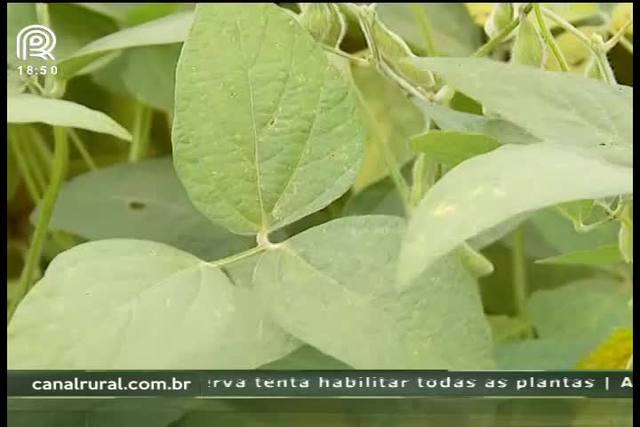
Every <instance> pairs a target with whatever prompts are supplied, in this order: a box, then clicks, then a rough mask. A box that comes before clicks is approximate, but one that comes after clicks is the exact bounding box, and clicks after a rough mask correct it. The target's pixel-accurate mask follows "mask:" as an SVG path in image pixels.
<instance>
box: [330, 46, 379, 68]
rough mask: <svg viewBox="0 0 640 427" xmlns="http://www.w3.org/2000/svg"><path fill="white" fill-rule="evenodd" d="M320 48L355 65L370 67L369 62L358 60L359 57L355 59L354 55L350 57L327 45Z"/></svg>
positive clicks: (362, 59)
mask: <svg viewBox="0 0 640 427" xmlns="http://www.w3.org/2000/svg"><path fill="white" fill-rule="evenodd" d="M322 47H323V49H324V50H326V51H327V52H330V53H332V54H334V55H337V56H340V57H342V58H346V59H348V60H349V61H351V62H354V63H356V64H358V65H360V66H363V67H368V66H369V65H370V64H369V61H367V60H366V59H364V58H359V57H357V56H355V55H351V54H350V53H347V52H344V51H342V50H340V49H336V48H335V47H332V46H328V45H322Z"/></svg>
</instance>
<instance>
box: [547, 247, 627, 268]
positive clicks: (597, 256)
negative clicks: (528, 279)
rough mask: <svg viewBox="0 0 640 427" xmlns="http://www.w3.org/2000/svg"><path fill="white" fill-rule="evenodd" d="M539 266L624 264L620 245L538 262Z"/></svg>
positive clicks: (567, 254) (558, 256)
mask: <svg viewBox="0 0 640 427" xmlns="http://www.w3.org/2000/svg"><path fill="white" fill-rule="evenodd" d="M536 262H537V263H538V264H560V265H588V266H594V267H606V266H609V265H615V264H620V263H622V262H624V259H623V257H622V254H621V253H620V250H619V249H618V245H606V246H600V247H597V248H594V249H587V250H582V251H576V252H569V253H566V254H562V255H557V256H554V257H549V258H544V259H540V260H537V261H536Z"/></svg>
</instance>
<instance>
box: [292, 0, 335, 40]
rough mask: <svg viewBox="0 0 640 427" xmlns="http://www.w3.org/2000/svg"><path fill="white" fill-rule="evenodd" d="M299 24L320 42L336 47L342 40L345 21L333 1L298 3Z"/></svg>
mask: <svg viewBox="0 0 640 427" xmlns="http://www.w3.org/2000/svg"><path fill="white" fill-rule="evenodd" d="M300 7H301V9H302V13H300V15H298V19H299V21H300V24H302V26H303V27H305V28H306V29H307V31H309V32H310V33H311V35H312V36H313V38H314V39H316V40H317V41H319V42H320V43H324V44H327V45H329V46H332V47H338V46H339V45H340V42H341V41H342V39H343V37H344V34H345V31H346V22H345V19H344V17H343V16H342V13H341V12H340V10H339V9H338V7H337V6H336V5H335V4H334V3H300Z"/></svg>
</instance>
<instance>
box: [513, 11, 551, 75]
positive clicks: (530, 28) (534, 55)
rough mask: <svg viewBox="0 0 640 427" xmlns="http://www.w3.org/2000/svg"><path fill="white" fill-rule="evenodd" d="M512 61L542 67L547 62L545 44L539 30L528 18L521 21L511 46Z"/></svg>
mask: <svg viewBox="0 0 640 427" xmlns="http://www.w3.org/2000/svg"><path fill="white" fill-rule="evenodd" d="M511 61H512V62H513V63H515V64H522V65H531V66H533V67H542V65H543V64H544V63H545V61H546V58H545V44H544V42H543V40H542V38H541V37H540V35H539V34H538V30H536V27H535V26H534V25H533V23H532V22H530V21H529V20H528V19H524V20H522V21H520V25H518V32H517V33H516V39H515V41H514V43H513V47H512V48H511Z"/></svg>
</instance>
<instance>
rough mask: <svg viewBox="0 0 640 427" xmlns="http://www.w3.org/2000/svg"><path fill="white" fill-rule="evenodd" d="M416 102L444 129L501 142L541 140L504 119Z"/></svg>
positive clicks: (524, 142)
mask: <svg viewBox="0 0 640 427" xmlns="http://www.w3.org/2000/svg"><path fill="white" fill-rule="evenodd" d="M416 104H417V105H418V107H420V108H421V109H422V111H423V112H424V114H425V115H426V116H427V117H428V118H430V119H431V120H433V121H434V122H435V124H436V125H437V126H438V128H440V129H442V130H447V131H458V132H470V133H481V134H484V135H488V136H490V137H492V138H494V139H496V140H497V141H499V142H500V144H532V143H535V142H540V139H538V138H536V137H534V136H533V135H531V134H530V133H529V132H527V131H525V130H524V129H522V128H521V127H518V126H516V125H514V124H513V123H511V122H508V121H506V120H504V119H500V118H495V117H485V116H479V115H476V114H470V113H464V112H461V111H456V110H452V109H451V108H447V107H444V106H442V105H438V104H425V103H424V102H416Z"/></svg>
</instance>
